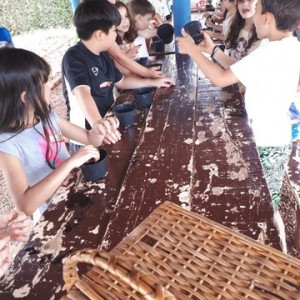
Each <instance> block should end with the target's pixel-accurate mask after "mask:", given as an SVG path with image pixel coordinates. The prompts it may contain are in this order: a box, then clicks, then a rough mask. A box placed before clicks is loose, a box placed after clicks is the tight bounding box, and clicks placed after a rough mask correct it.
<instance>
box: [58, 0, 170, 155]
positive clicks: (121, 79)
mask: <svg viewBox="0 0 300 300" xmlns="http://www.w3.org/2000/svg"><path fill="white" fill-rule="evenodd" d="M119 23H120V14H119V12H118V10H117V8H116V7H115V6H114V5H113V4H111V3H109V2H108V1H107V0H86V1H83V2H81V3H80V4H79V5H78V7H77V9H76V12H75V15H74V24H75V27H76V30H77V34H78V37H79V38H80V41H79V42H78V44H77V45H75V46H73V47H71V48H69V50H68V51H67V52H66V54H65V55H64V57H63V62H62V77H63V85H64V96H65V98H66V102H67V105H68V106H69V112H70V121H71V122H74V123H75V124H76V125H78V126H81V127H83V128H87V129H89V128H91V126H93V124H94V123H95V122H96V121H97V120H99V119H101V118H103V117H104V116H105V114H106V113H107V111H108V110H109V108H110V106H111V105H112V103H113V102H114V98H113V87H114V85H115V86H116V87H118V88H120V89H135V88H139V87H145V86H151V87H169V86H170V85H172V84H174V83H173V81H172V80H171V79H169V78H165V77H162V78H157V79H146V78H141V77H137V76H123V75H122V74H121V73H120V71H119V70H118V69H117V68H116V67H115V65H114V62H113V60H112V59H111V58H110V56H109V55H108V53H107V50H109V49H110V47H111V46H112V45H113V44H114V43H115V39H116V26H117V25H118V24H119ZM119 139H120V134H119V132H118V131H117V129H116V130H115V131H114V132H112V133H111V135H110V140H109V141H107V142H109V143H114V142H116V141H117V140H119ZM76 148H77V147H75V148H73V149H72V150H76Z"/></svg>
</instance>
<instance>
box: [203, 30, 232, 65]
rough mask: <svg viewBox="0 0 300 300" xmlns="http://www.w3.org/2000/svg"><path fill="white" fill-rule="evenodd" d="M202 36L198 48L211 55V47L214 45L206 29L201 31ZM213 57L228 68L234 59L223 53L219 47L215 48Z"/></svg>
mask: <svg viewBox="0 0 300 300" xmlns="http://www.w3.org/2000/svg"><path fill="white" fill-rule="evenodd" d="M202 33H203V36H204V41H203V42H202V43H201V44H199V45H198V48H199V50H201V51H204V52H206V53H207V54H209V55H211V54H212V52H213V49H214V47H215V43H214V42H213V40H212V39H211V38H210V35H209V34H208V33H207V32H206V31H202ZM213 58H214V59H215V60H216V61H217V62H218V63H219V64H220V65H221V66H222V67H223V68H224V69H229V67H230V66H231V65H232V64H234V63H235V62H236V61H235V60H234V59H233V58H232V57H230V56H229V55H227V54H226V53H224V52H223V51H222V50H221V49H217V50H216V51H215V52H214V55H213Z"/></svg>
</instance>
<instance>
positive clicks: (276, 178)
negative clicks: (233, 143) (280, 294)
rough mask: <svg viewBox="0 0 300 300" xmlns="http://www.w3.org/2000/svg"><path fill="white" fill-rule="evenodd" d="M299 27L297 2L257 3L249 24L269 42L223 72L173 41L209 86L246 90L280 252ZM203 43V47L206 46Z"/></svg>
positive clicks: (299, 63) (190, 45) (187, 40)
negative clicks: (239, 85) (238, 86)
mask: <svg viewBox="0 0 300 300" xmlns="http://www.w3.org/2000/svg"><path fill="white" fill-rule="evenodd" d="M249 1H253V0H249ZM299 22H300V10H299V0H289V1H286V0H258V1H257V5H256V13H255V15H254V25H255V27H256V32H257V35H258V37H259V38H260V39H263V38H267V39H269V43H266V44H264V45H261V46H260V47H259V48H257V49H256V50H254V51H253V52H252V53H250V54H249V55H247V57H245V58H243V59H241V60H240V61H238V62H236V63H234V64H232V65H231V66H230V68H229V69H227V70H224V69H222V68H221V67H220V66H218V65H217V64H214V63H213V62H211V61H210V60H209V59H208V58H206V57H205V56H204V55H203V54H202V53H201V51H200V50H199V47H198V46H197V45H195V44H194V42H193V39H192V38H191V37H190V36H188V35H187V34H186V33H184V32H183V35H184V37H181V38H178V39H177V41H178V48H179V51H180V52H181V53H185V54H188V55H189V56H191V57H192V58H193V59H194V60H195V62H196V63H197V65H198V66H199V68H200V69H201V71H202V72H203V73H204V74H205V75H206V76H207V77H208V78H209V79H210V80H211V81H212V83H213V84H215V85H217V86H219V87H225V86H228V85H230V84H233V83H236V82H239V81H240V82H241V83H242V84H244V85H245V87H246V93H245V105H246V110H247V114H248V118H249V121H250V124H251V127H252V130H253V134H254V138H255V142H256V145H257V149H258V152H259V157H260V161H261V163H262V167H263V170H264V174H265V178H266V181H267V185H268V188H269V191H270V194H271V197H272V203H273V208H274V220H275V222H277V225H278V228H279V234H280V236H281V241H282V244H283V245H282V247H283V250H284V251H286V245H285V234H284V225H283V222H282V219H281V217H280V214H279V212H278V205H279V202H280V198H281V188H282V178H283V175H284V171H285V169H286V167H287V163H288V159H289V156H290V148H291V147H290V145H291V125H290V119H289V114H288V112H289V107H290V104H291V100H292V99H294V96H295V92H296V90H297V86H298V79H299V70H300V56H299V53H300V43H299V42H298V41H297V39H296V38H295V37H293V30H294V27H295V25H296V24H298V23H299ZM203 44H204V46H205V41H204V42H203ZM202 46H203V45H202ZM200 47H201V46H200Z"/></svg>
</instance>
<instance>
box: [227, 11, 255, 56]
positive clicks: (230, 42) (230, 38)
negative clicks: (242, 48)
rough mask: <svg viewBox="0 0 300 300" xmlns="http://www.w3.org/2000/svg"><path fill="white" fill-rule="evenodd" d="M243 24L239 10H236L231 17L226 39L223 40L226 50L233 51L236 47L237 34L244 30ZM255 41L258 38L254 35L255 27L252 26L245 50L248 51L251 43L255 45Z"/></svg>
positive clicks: (243, 20)
mask: <svg viewBox="0 0 300 300" xmlns="http://www.w3.org/2000/svg"><path fill="white" fill-rule="evenodd" d="M245 22H246V21H245V19H243V18H242V16H241V14H240V12H239V10H238V9H237V11H236V13H235V15H234V16H233V19H232V22H231V24H230V27H229V30H228V34H227V37H226V39H225V45H226V48H228V49H235V48H236V47H237V45H238V39H239V34H240V31H241V30H242V29H243V28H244V26H245ZM256 41H258V37H257V34H256V29H255V26H254V24H253V25H252V28H251V31H250V39H249V40H248V45H247V50H248V49H250V48H251V46H252V45H253V43H255V42H256Z"/></svg>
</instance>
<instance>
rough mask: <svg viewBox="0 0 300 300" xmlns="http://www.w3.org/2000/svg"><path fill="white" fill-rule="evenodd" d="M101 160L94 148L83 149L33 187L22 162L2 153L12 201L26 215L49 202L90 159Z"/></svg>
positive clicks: (6, 180) (3, 168) (5, 177)
mask: <svg viewBox="0 0 300 300" xmlns="http://www.w3.org/2000/svg"><path fill="white" fill-rule="evenodd" d="M91 158H93V159H99V151H98V149H96V148H95V147H94V146H91V145H89V146H85V147H81V148H80V149H79V150H78V152H76V153H75V154H74V155H73V156H71V157H70V158H68V159H67V160H65V161H64V162H63V163H62V164H61V165H60V166H59V167H57V168H56V169H55V170H53V171H51V172H50V174H49V175H47V176H46V177H45V178H43V179H42V180H41V181H39V182H38V183H36V184H35V185H33V186H29V184H28V181H27V177H26V174H25V172H24V169H23V166H22V164H21V161H20V160H19V159H18V158H17V157H15V156H12V155H9V154H7V153H4V152H0V164H1V168H2V171H3V175H4V179H5V182H6V185H7V189H8V192H9V195H10V196H11V199H12V200H13V201H14V203H15V204H16V206H17V208H18V209H19V210H21V211H24V213H25V214H26V215H32V214H33V213H34V211H35V210H36V209H37V208H38V207H39V206H40V205H41V204H43V203H44V202H45V201H47V200H48V199H49V198H50V197H51V196H52V195H53V194H54V193H55V191H56V190H57V189H58V188H59V186H60V185H61V183H62V182H63V181H64V179H65V178H66V177H67V176H68V174H69V173H70V172H71V170H72V169H74V168H77V167H80V166H81V165H82V164H83V163H85V162H86V161H88V160H89V159H91Z"/></svg>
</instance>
